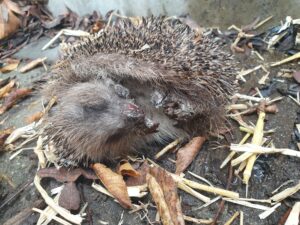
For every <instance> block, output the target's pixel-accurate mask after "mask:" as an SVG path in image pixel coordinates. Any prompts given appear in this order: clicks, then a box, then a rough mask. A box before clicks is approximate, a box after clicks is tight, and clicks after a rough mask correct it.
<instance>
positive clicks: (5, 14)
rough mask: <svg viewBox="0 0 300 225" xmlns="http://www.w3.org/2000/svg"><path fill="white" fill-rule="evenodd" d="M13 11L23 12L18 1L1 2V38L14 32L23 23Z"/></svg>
mask: <svg viewBox="0 0 300 225" xmlns="http://www.w3.org/2000/svg"><path fill="white" fill-rule="evenodd" d="M13 11H14V12H21V10H20V9H19V8H18V6H17V4H16V3H14V2H12V1H10V0H3V1H2V2H1V3H0V12H1V13H0V40H1V39H3V38H6V37H8V36H10V35H12V34H14V33H15V32H16V31H17V29H18V28H19V26H20V24H21V21H20V19H19V18H18V17H17V16H16V15H15V14H14V13H13Z"/></svg>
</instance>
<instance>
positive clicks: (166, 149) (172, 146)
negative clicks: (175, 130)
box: [154, 139, 180, 160]
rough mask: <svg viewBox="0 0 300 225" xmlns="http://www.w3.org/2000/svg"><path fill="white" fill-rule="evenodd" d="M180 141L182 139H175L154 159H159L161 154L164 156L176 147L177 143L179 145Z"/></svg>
mask: <svg viewBox="0 0 300 225" xmlns="http://www.w3.org/2000/svg"><path fill="white" fill-rule="evenodd" d="M179 142H180V139H176V140H175V141H173V142H171V143H170V144H168V145H167V146H166V147H164V148H163V149H162V150H160V151H159V152H158V153H157V154H156V155H155V156H154V159H156V160H157V159H159V158H160V157H161V156H163V155H164V154H165V153H167V152H168V151H170V150H171V149H173V148H175V147H176V145H178V144H179Z"/></svg>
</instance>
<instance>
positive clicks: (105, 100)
mask: <svg viewBox="0 0 300 225" xmlns="http://www.w3.org/2000/svg"><path fill="white" fill-rule="evenodd" d="M63 52H64V58H63V59H62V60H61V61H60V62H59V63H58V65H57V66H56V68H55V69H53V70H52V72H51V73H52V76H53V77H54V79H53V80H52V81H49V82H48V84H47V85H46V87H45V90H44V93H45V96H46V97H49V96H51V95H56V96H57V98H58V104H57V106H55V107H54V108H53V110H52V111H51V112H50V113H49V115H48V116H47V117H46V118H45V123H44V125H45V126H44V129H43V132H44V134H45V135H46V136H47V137H48V142H51V143H53V145H54V146H55V153H56V154H57V156H58V158H59V159H60V162H61V163H62V164H63V165H67V166H68V165H78V163H84V164H87V163H88V162H90V161H102V160H106V159H109V160H111V159H114V158H115V157H118V156H121V155H126V154H127V152H128V151H129V150H131V149H137V148H138V146H141V145H144V144H145V143H153V142H157V143H164V144H165V143H166V142H168V141H170V140H172V139H175V138H178V137H180V138H183V137H192V136H195V135H209V134H210V133H217V132H218V130H219V129H221V128H223V127H224V124H225V105H226V103H227V100H228V96H229V95H231V94H232V91H233V81H234V75H235V73H236V69H235V67H236V61H235V60H234V59H233V56H232V55H231V54H230V53H229V52H226V51H225V50H224V49H223V46H222V44H220V43H219V42H218V41H216V40H214V39H212V38H210V37H209V36H207V35H202V36H201V38H196V34H195V33H194V32H193V31H192V30H191V29H190V28H189V27H188V26H187V25H185V24H183V23H181V22H180V21H179V20H176V19H171V20H170V19H165V18H164V17H149V18H144V19H142V21H141V23H140V24H139V25H133V24H132V23H131V22H130V21H129V20H124V21H121V22H120V23H118V25H116V26H113V27H108V28H107V29H104V30H102V31H100V32H99V33H97V34H96V35H94V36H91V37H88V38H87V39H86V40H83V41H81V42H80V43H79V44H76V45H67V46H64V47H63Z"/></svg>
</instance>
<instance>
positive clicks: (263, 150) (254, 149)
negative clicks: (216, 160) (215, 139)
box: [230, 144, 300, 157]
mask: <svg viewBox="0 0 300 225" xmlns="http://www.w3.org/2000/svg"><path fill="white" fill-rule="evenodd" d="M230 150H232V151H235V152H247V153H255V154H275V153H280V154H283V155H288V156H294V157H300V152H299V151H296V150H292V149H288V148H269V147H262V146H259V145H255V144H244V145H237V144H231V145H230Z"/></svg>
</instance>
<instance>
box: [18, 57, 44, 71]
mask: <svg viewBox="0 0 300 225" xmlns="http://www.w3.org/2000/svg"><path fill="white" fill-rule="evenodd" d="M46 59H47V57H44V58H38V59H35V60H33V61H31V62H29V63H27V64H26V65H25V66H23V67H22V68H20V69H19V71H20V72H21V73H25V72H27V71H29V70H31V69H33V68H35V67H37V66H38V65H41V64H43V63H44V61H45V60H46Z"/></svg>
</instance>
